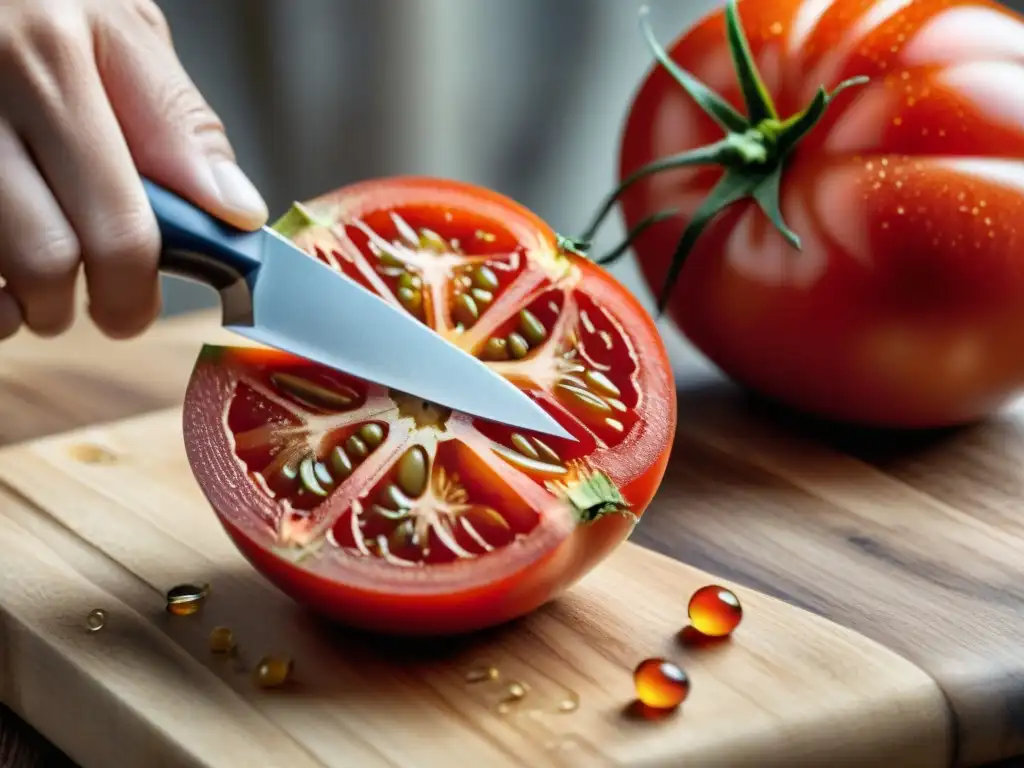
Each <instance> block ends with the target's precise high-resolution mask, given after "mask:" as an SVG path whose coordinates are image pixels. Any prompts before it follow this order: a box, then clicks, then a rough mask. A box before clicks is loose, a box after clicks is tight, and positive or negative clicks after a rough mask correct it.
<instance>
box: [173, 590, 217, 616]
mask: <svg viewBox="0 0 1024 768" xmlns="http://www.w3.org/2000/svg"><path fill="white" fill-rule="evenodd" d="M209 593H210V586H209V585H208V584H206V585H203V586H196V585H195V584H179V585H178V586H176V587H173V588H172V589H170V590H168V592H167V612H168V613H173V614H174V615H175V616H191V615H192V614H194V613H196V612H197V611H198V610H199V609H200V608H201V607H202V604H203V601H204V600H205V599H206V596H207V595H208V594H209Z"/></svg>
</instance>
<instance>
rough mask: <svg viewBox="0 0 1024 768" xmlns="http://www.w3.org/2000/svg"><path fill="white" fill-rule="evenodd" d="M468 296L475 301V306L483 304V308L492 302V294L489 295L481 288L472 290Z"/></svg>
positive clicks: (488, 292)
mask: <svg viewBox="0 0 1024 768" xmlns="http://www.w3.org/2000/svg"><path fill="white" fill-rule="evenodd" d="M470 294H471V295H472V296H473V298H474V299H475V300H476V303H477V304H483V305H484V306H487V305H488V304H490V303H491V302H492V301H494V294H493V293H491V292H490V291H485V290H483V289H482V288H474V289H473V290H472V291H470Z"/></svg>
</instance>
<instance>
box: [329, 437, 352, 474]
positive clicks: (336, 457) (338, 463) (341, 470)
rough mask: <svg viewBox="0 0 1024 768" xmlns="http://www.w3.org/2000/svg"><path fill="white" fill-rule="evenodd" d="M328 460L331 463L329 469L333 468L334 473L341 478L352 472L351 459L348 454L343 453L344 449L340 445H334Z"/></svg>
mask: <svg viewBox="0 0 1024 768" xmlns="http://www.w3.org/2000/svg"><path fill="white" fill-rule="evenodd" d="M328 461H329V462H330V464H331V470H333V472H334V474H335V475H336V476H337V477H339V478H341V479H342V480H344V479H345V478H346V477H348V476H349V475H351V474H352V469H353V466H352V459H350V458H349V457H348V454H347V453H345V449H344V448H342V447H341V446H340V445H336V446H335V447H334V449H333V450H332V451H331V455H330V458H329V459H328Z"/></svg>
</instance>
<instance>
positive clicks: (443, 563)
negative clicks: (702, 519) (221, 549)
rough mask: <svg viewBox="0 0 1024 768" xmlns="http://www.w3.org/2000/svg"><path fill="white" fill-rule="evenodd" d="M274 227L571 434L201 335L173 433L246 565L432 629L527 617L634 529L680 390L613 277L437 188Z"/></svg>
mask: <svg viewBox="0 0 1024 768" xmlns="http://www.w3.org/2000/svg"><path fill="white" fill-rule="evenodd" d="M275 227H276V228H277V229H278V231H280V232H282V233H283V234H285V235H286V236H288V237H290V238H292V239H293V241H294V242H296V243H297V244H299V245H300V246H301V247H302V248H303V249H304V250H306V252H307V253H309V254H310V255H311V257H314V258H319V259H320V260H322V261H324V262H325V263H327V264H328V265H330V266H331V267H333V268H334V269H337V270H339V271H341V272H343V273H344V274H346V275H347V276H348V277H350V278H351V279H353V280H355V281H356V282H358V283H359V284H361V285H362V286H363V287H365V288H366V289H367V290H370V291H374V292H376V293H377V294H378V295H380V296H381V297H383V298H384V299H386V300H387V301H390V302H393V303H394V304H396V305H397V306H399V307H402V308H403V309H404V310H405V311H407V312H409V313H410V314H411V315H412V316H413V317H415V318H417V319H418V320H419V321H420V322H423V323H426V324H428V325H429V326H430V327H431V328H433V329H434V330H435V331H436V332H437V333H439V334H442V335H444V336H445V337H446V338H448V339H449V340H450V341H452V342H453V343H454V344H457V345H459V346H460V347H462V348H463V349H465V350H467V351H469V352H470V353H472V354H475V355H477V356H478V357H480V358H481V359H483V360H485V361H487V363H488V365H490V366H491V367H492V368H493V369H494V370H496V371H497V372H499V373H500V374H502V375H504V376H506V377H507V378H508V379H509V380H510V381H512V382H514V383H515V384H517V385H518V386H520V387H521V388H522V389H523V390H524V391H526V392H527V393H528V394H530V395H531V396H532V397H534V398H535V399H536V401H537V402H539V403H540V404H541V405H542V406H543V407H544V408H546V409H547V410H548V411H549V412H550V413H551V414H553V415H554V416H555V417H556V418H557V419H558V420H559V421H560V423H561V424H562V425H563V426H565V428H566V429H567V430H569V431H570V432H571V433H572V434H573V435H574V436H575V437H576V438H577V441H576V442H574V441H571V440H564V439H560V438H550V437H547V436H540V435H535V434H529V433H525V432H516V431H514V430H512V429H509V428H505V427H502V426H496V425H494V424H493V423H489V422H483V421H480V420H477V419H474V418H472V417H469V416H466V415H464V414H460V413H453V412H451V411H449V410H447V409H444V408H441V407H439V406H435V405H433V404H431V403H427V402H424V401H422V400H420V399H418V398H415V397H411V396H409V395H407V394H404V393H400V392H395V391H389V390H386V389H384V388H382V387H380V386H377V385H373V384H369V383H367V382H365V381H361V380H358V379H355V378H353V377H350V376H346V375H344V374H341V373H338V372H336V371H332V370H329V369H326V368H323V367H321V366H318V365H316V364H313V363H311V362H309V361H306V360H304V359H301V358H296V357H292V356H290V355H287V354H284V353H282V352H278V351H271V350H267V349H263V348H245V347H238V348H235V347H231V348H227V347H212V346H208V347H206V348H204V350H203V352H202V354H201V356H200V358H199V360H198V361H197V363H196V367H195V370H194V372H193V375H192V378H191V380H190V383H189V386H188V390H187V393H186V396H185V413H184V434H185V445H186V449H187V453H188V458H189V462H190V464H191V467H192V470H193V472H194V474H195V477H196V478H197V480H198V482H199V485H200V487H201V488H202V490H203V492H204V494H205V495H206V497H207V499H208V500H209V501H210V503H211V505H212V506H213V508H214V510H215V511H216V513H217V515H218V516H219V518H220V520H221V522H222V523H223V525H224V527H225V529H226V530H227V532H228V534H229V535H230V536H231V537H232V539H233V540H234V542H235V543H236V545H237V546H238V547H239V548H240V550H241V551H242V552H243V553H244V554H245V556H246V557H247V558H248V559H249V560H250V562H251V563H252V564H253V565H254V566H255V567H256V569H257V570H259V571H260V572H261V573H262V574H263V575H265V576H266V577H267V578H269V579H270V580H271V581H272V582H274V583H275V584H277V585H278V586H279V587H280V588H281V589H282V590H284V591H285V592H286V593H288V594H290V595H291V596H292V597H294V598H295V599H296V600H298V601H299V602H302V603H305V604H308V605H309V606H311V607H312V608H314V609H315V610H317V611H319V612H321V613H324V614H327V615H329V616H331V617H334V618H336V619H339V620H341V621H343V622H345V623H347V624H350V625H353V626H358V627H362V628H366V629H371V630H378V631H387V632H395V633H408V634H448V633H455V632H464V631H470V630H474V629H478V628H482V627H486V626H489V625H494V624H498V623H501V622H504V621H507V620H509V619H512V618H515V617H518V616H521V615H523V614H525V613H528V612H529V611H531V610H533V609H535V608H537V607H538V606H540V605H541V604H543V603H545V602H546V601H548V600H549V599H550V598H552V597H554V596H555V595H557V594H558V593H560V592H561V591H563V590H564V589H566V588H567V587H568V586H570V585H571V584H573V583H574V582H575V581H576V580H577V579H579V578H580V577H581V576H582V575H584V574H585V573H586V572H587V571H588V570H590V569H591V568H592V567H593V566H594V565H596V564H597V563H598V562H599V561H600V560H601V559H602V558H604V557H605V556H606V555H607V554H608V553H609V552H610V551H611V550H612V549H613V548H614V547H615V546H616V545H617V544H619V543H620V542H621V541H622V540H623V539H624V538H626V537H627V536H628V535H629V533H630V531H631V530H632V528H633V525H634V523H635V522H636V520H637V519H638V518H639V516H640V515H641V514H642V513H643V511H644V509H645V507H646V506H647V504H648V503H649V502H650V500H651V497H652V496H653V495H654V492H655V490H656V489H657V487H658V484H659V483H660V481H661V478H662V476H663V474H664V471H665V464H666V461H667V459H668V454H669V449H670V446H671V441H672V437H673V433H674V428H675V419H676V401H675V388H674V386H673V379H672V375H671V369H670V367H669V364H668V361H667V358H666V353H665V349H664V346H663V344H662V342H661V339H660V338H659V336H658V334H657V333H656V329H655V327H654V323H653V321H652V320H651V318H650V317H649V315H648V314H647V313H646V312H645V311H644V310H643V308H642V307H641V306H640V305H639V304H638V303H637V302H636V300H635V299H633V298H632V297H631V296H630V295H629V293H628V292H627V291H626V290H625V289H624V288H623V287H622V286H620V285H619V284H618V283H617V282H616V281H615V280H614V279H613V278H612V277H611V276H610V275H609V274H608V273H606V272H605V271H604V270H602V269H601V268H600V267H598V266H595V265H594V264H592V263H590V262H588V261H587V260H586V259H584V258H582V257H580V256H578V255H577V254H574V253H572V252H571V251H569V250H566V249H563V248H562V247H561V240H560V239H559V238H558V237H557V235H556V234H555V233H554V232H552V231H551V229H550V228H549V227H548V226H547V225H546V224H544V223H543V222H542V221H541V220H540V219H539V218H537V217H536V216H535V215H533V214H532V213H531V212H529V211H528V210H526V209H524V208H523V207H522V206H520V205H518V204H517V203H515V202H513V201H511V200H509V199H507V198H505V197H502V196H501V195H498V194H496V193H493V192H490V191H487V190H484V189H480V188H477V187H473V186H470V185H466V184H462V183H456V182H453V181H446V180H438V179H427V178H392V179H383V180H375V181H368V182H364V183H359V184H355V185H353V186H349V187H346V188H343V189H340V190H338V191H336V192H333V193H330V194H327V195H324V196H322V197H319V198H317V199H315V200H312V201H309V202H307V203H305V204H302V205H297V206H296V207H295V208H293V210H292V211H291V212H290V213H289V214H288V215H286V216H285V217H283V218H282V219H281V221H279V222H278V223H277V224H276V225H275ZM337 331H338V333H339V334H344V333H370V332H372V330H371V329H366V328H357V327H354V326H353V327H350V328H338V329H337Z"/></svg>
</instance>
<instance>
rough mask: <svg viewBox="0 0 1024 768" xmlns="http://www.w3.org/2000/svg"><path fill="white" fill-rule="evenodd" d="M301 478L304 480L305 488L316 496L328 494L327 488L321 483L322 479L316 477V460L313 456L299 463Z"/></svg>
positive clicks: (303, 485)
mask: <svg viewBox="0 0 1024 768" xmlns="http://www.w3.org/2000/svg"><path fill="white" fill-rule="evenodd" d="M299 480H300V481H301V482H302V487H303V489H305V490H307V491H309V492H310V493H312V494H314V495H315V496H326V495H327V489H325V488H324V487H323V486H322V485H320V481H319V480H318V479H317V477H316V460H315V459H314V458H313V457H312V456H307V457H306V458H304V459H303V460H302V463H301V464H299Z"/></svg>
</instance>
